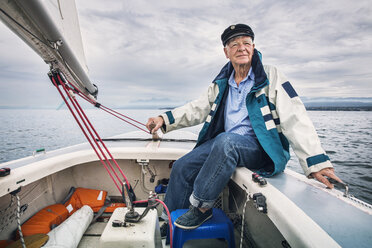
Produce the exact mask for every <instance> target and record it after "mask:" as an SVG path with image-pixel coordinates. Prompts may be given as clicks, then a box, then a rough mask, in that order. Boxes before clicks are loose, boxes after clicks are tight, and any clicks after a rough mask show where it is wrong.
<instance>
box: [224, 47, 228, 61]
mask: <svg viewBox="0 0 372 248" xmlns="http://www.w3.org/2000/svg"><path fill="white" fill-rule="evenodd" d="M223 52H224V53H225V56H226V58H227V59H228V58H229V56H227V48H226V47H224V48H223Z"/></svg>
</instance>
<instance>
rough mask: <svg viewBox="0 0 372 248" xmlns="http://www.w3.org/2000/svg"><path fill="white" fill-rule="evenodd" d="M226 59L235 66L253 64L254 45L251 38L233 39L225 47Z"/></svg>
mask: <svg viewBox="0 0 372 248" xmlns="http://www.w3.org/2000/svg"><path fill="white" fill-rule="evenodd" d="M223 50H224V52H225V55H226V58H228V59H229V60H230V61H231V63H232V64H233V65H244V64H250V63H251V62H252V57H253V51H254V43H253V41H252V38H251V37H249V36H238V37H236V38H233V39H231V40H230V41H229V42H228V43H227V45H226V46H225V47H224V49H223Z"/></svg>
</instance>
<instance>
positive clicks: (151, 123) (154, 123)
mask: <svg viewBox="0 0 372 248" xmlns="http://www.w3.org/2000/svg"><path fill="white" fill-rule="evenodd" d="M163 125H164V120H163V117H161V116H157V117H151V118H149V120H148V121H147V124H146V127H147V129H148V130H149V131H150V133H152V134H153V133H156V131H158V130H159V128H161V126H163Z"/></svg>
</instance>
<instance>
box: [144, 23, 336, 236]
mask: <svg viewBox="0 0 372 248" xmlns="http://www.w3.org/2000/svg"><path fill="white" fill-rule="evenodd" d="M221 40H222V43H223V46H224V48H223V49H224V53H225V55H226V58H228V59H229V60H230V61H229V62H228V63H227V64H226V65H225V66H224V67H223V68H222V70H221V71H220V73H219V74H218V75H217V77H216V78H215V79H214V80H213V82H212V84H211V85H210V86H209V88H208V90H207V92H206V93H205V94H204V95H202V96H201V97H200V98H199V99H198V100H195V101H192V102H190V103H187V104H186V105H184V106H182V107H179V108H175V109H173V110H172V111H168V112H166V113H164V114H162V115H161V116H158V117H152V118H149V120H148V123H147V127H148V129H149V130H150V131H151V132H153V133H154V132H156V131H157V130H158V129H159V128H161V129H162V131H163V132H164V133H165V132H170V131H172V130H175V129H179V128H182V127H188V126H193V125H197V124H200V123H202V122H204V126H203V128H202V129H201V131H200V133H199V138H198V142H197V145H196V147H195V148H194V149H193V150H192V151H191V152H190V153H188V154H186V155H185V156H183V157H182V158H180V159H179V160H177V161H176V162H175V163H174V165H173V168H172V172H171V176H170V181H169V185H168V189H167V193H166V197H165V203H166V204H167V206H168V208H169V210H170V211H173V210H175V209H179V208H188V207H189V205H190V204H191V208H190V210H189V211H188V212H186V213H185V214H184V215H182V216H180V217H179V218H178V219H177V220H176V222H175V225H176V226H178V227H180V228H184V229H194V228H197V227H198V226H200V225H201V224H202V223H203V222H205V221H206V220H208V219H209V218H211V217H212V209H211V208H212V206H213V204H214V202H215V200H216V199H217V197H218V195H219V194H220V192H221V191H222V190H223V188H224V187H225V185H226V184H227V183H228V181H229V179H230V177H231V175H232V174H233V172H234V170H235V168H236V167H237V166H239V167H246V168H248V169H251V170H255V171H258V172H259V173H260V174H261V175H263V176H272V175H274V174H276V173H279V172H282V171H283V170H284V168H285V166H286V164H287V162H288V160H289V158H290V155H289V144H290V145H291V146H292V148H293V150H294V152H295V153H296V155H297V157H298V158H299V161H300V164H301V166H302V168H303V170H304V173H305V175H306V176H308V177H309V178H312V177H313V178H316V179H317V180H319V181H320V182H322V183H324V184H325V185H326V186H327V187H329V188H332V187H333V185H332V184H331V183H330V182H329V181H328V180H327V178H326V177H325V176H327V177H330V178H333V179H335V180H337V181H341V180H340V179H339V178H338V177H337V176H336V175H335V174H334V170H333V168H332V165H331V163H330V161H329V158H328V156H327V155H326V154H325V152H324V150H323V149H322V147H321V145H320V142H319V138H318V136H317V133H316V131H315V129H314V127H313V125H312V123H311V121H310V119H309V118H308V116H307V114H306V110H305V107H304V106H303V104H302V102H301V100H300V98H299V97H298V95H297V93H296V91H295V90H294V89H293V87H292V85H291V84H290V82H289V81H288V80H287V79H286V78H285V76H284V75H283V74H282V73H280V72H279V71H278V70H277V69H276V68H275V67H273V66H266V65H265V66H264V65H263V64H262V62H261V54H260V52H258V51H257V50H256V49H255V44H254V42H253V41H254V33H253V31H252V29H251V28H250V27H249V26H247V25H245V24H236V25H231V26H229V27H228V28H227V29H226V30H225V31H224V32H223V34H222V35H221ZM150 126H151V127H153V126H155V127H154V128H152V129H151V128H150Z"/></svg>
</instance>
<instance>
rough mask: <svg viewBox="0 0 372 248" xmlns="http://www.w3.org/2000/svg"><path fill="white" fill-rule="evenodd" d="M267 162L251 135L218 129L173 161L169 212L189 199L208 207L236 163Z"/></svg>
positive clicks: (261, 164)
mask: <svg viewBox="0 0 372 248" xmlns="http://www.w3.org/2000/svg"><path fill="white" fill-rule="evenodd" d="M267 163H268V156H267V155H266V153H265V152H264V151H263V149H262V147H261V146H260V144H259V143H258V141H257V139H256V138H255V137H251V136H242V135H239V134H235V133H221V134H219V135H218V136H217V137H215V138H214V139H211V140H209V141H207V142H205V143H203V144H201V145H200V146H198V147H196V148H195V149H194V150H192V151H191V152H189V153H188V154H186V155H185V156H183V157H181V158H180V159H178V160H177V161H176V162H175V163H174V164H173V167H172V171H171V175H170V180H169V184H168V188H167V193H166V195H165V200H164V201H165V204H166V205H167V207H168V209H169V211H170V212H172V211H174V210H176V209H182V208H188V207H189V206H190V203H191V205H193V206H195V207H199V208H211V207H213V204H214V202H215V200H216V199H217V198H218V196H219V194H220V193H221V192H222V190H223V188H224V187H225V185H226V184H227V183H228V181H229V179H230V177H231V175H232V174H233V173H234V171H235V168H236V167H237V166H238V167H246V168H249V169H260V168H263V167H264V166H265V165H267Z"/></svg>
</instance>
